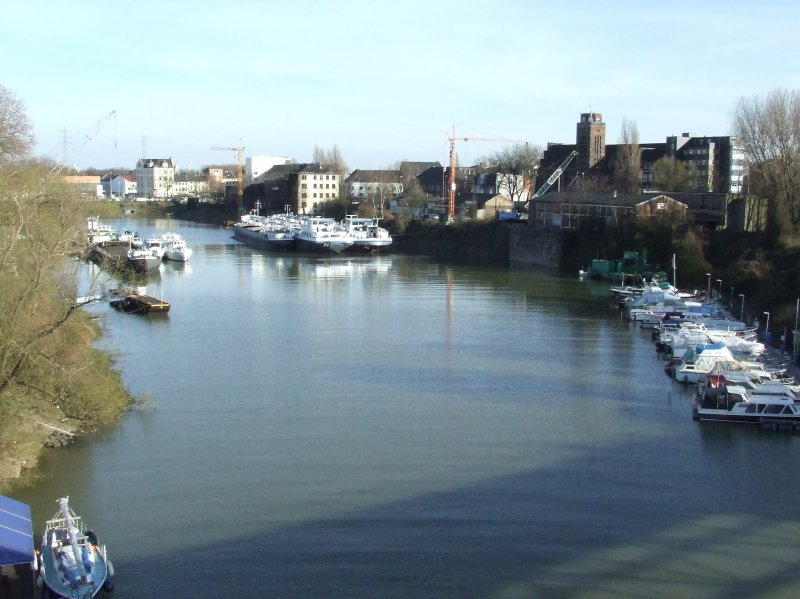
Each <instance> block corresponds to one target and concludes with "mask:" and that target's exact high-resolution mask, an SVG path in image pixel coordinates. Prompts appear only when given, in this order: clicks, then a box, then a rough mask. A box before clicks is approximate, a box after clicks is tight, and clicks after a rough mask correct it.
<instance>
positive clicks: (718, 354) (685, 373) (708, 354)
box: [675, 343, 735, 384]
mask: <svg viewBox="0 0 800 599" xmlns="http://www.w3.org/2000/svg"><path fill="white" fill-rule="evenodd" d="M734 360H735V358H734V357H733V354H732V353H731V350H729V349H728V348H727V347H726V346H725V344H723V343H706V344H700V345H695V346H691V347H689V348H688V349H687V350H686V352H685V353H684V354H683V359H682V360H681V361H680V362H679V363H678V364H677V365H676V366H675V380H676V381H678V382H679V383H695V384H696V383H704V382H705V380H706V377H707V376H708V374H709V373H710V372H711V371H712V369H713V368H714V366H716V364H717V363H718V362H733V361H734Z"/></svg>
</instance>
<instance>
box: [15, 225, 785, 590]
mask: <svg viewBox="0 0 800 599" xmlns="http://www.w3.org/2000/svg"><path fill="white" fill-rule="evenodd" d="M135 226H136V227H137V229H138V231H139V232H140V233H141V234H143V235H146V234H148V233H151V232H155V233H163V232H166V231H168V230H172V231H178V232H180V233H181V234H182V235H183V236H184V237H185V238H186V239H187V241H188V243H189V245H190V246H191V247H192V248H193V249H194V252H195V253H194V255H193V256H192V259H191V261H190V263H189V264H187V265H180V264H172V263H165V264H163V265H162V267H161V272H160V275H159V276H156V277H154V278H152V280H151V281H149V282H148V288H147V291H148V293H150V294H151V295H157V296H160V297H163V298H164V299H166V300H167V301H169V302H170V303H171V304H172V309H171V311H170V313H169V314H168V315H162V316H154V315H152V316H137V315H131V314H125V313H121V312H117V311H114V310H113V309H111V308H110V307H109V306H108V305H107V304H106V303H101V304H97V305H95V306H94V307H93V308H92V310H93V311H94V312H96V313H97V314H98V315H100V316H101V317H102V320H103V322H104V326H105V328H106V330H107V335H106V336H105V337H104V338H103V339H102V341H101V343H100V345H101V346H102V347H103V348H105V349H108V350H109V351H112V352H113V353H114V354H115V355H116V356H117V362H118V365H119V368H120V369H121V371H122V373H123V375H124V379H125V381H126V384H127V385H128V386H129V388H130V389H131V390H132V391H133V392H134V393H135V394H137V395H139V396H140V397H143V398H144V400H143V402H142V404H143V405H142V407H141V408H140V409H138V410H136V411H134V412H131V413H128V414H126V415H125V416H124V417H123V419H122V421H121V423H120V424H119V425H118V426H115V427H113V428H110V429H108V430H105V431H101V432H100V433H98V434H97V435H96V436H94V437H92V438H88V439H83V440H81V441H79V442H77V443H76V444H75V445H74V446H72V447H70V448H68V449H64V450H51V451H49V452H48V453H47V455H46V456H45V458H44V461H43V470H44V473H45V476H44V477H43V478H42V479H41V480H40V481H39V482H37V483H36V484H35V485H34V486H32V487H29V488H24V489H20V490H18V491H17V492H15V493H14V496H15V497H16V498H18V499H19V500H21V501H25V502H28V503H30V504H31V506H32V509H33V516H34V523H35V530H36V534H40V532H41V527H42V526H43V523H44V520H45V519H46V518H47V517H49V516H50V515H51V514H52V513H53V512H54V511H55V500H56V498H58V497H60V496H63V495H69V496H70V497H71V504H72V506H73V507H74V508H75V509H76V511H78V513H79V514H81V515H83V516H84V518H85V519H86V520H87V521H88V523H89V525H90V526H91V527H93V528H94V529H96V530H97V531H98V532H99V534H100V536H101V540H102V541H104V542H105V543H106V544H107V545H108V549H109V554H110V556H111V559H112V561H113V562H114V566H115V570H116V577H115V580H116V590H115V591H114V595H115V596H116V597H117V599H128V598H140V597H244V596H248V597H251V596H259V597H281V598H294V597H298V598H300V597H302V598H308V597H380V598H384V597H387V598H388V597H397V598H411V597H498V598H521V597H631V598H634V597H636V598H639V597H693V598H696V597H713V598H720V597H767V596H771V597H779V596H785V597H789V596H798V595H800V574H799V573H798V572H799V571H798V567H797V566H798V562H800V523H799V522H798V516H797V508H796V505H795V502H796V501H797V498H798V496H800V493H799V492H800V477H799V476H798V475H797V473H796V466H797V464H798V458H799V457H800V439H798V438H794V437H792V436H791V435H789V434H786V433H781V432H779V433H776V432H766V431H761V430H758V429H757V428H748V427H737V426H729V425H713V424H711V425H709V424H706V423H704V424H699V423H696V422H693V421H692V419H691V414H690V406H691V393H690V390H689V389H687V388H685V387H683V386H681V385H679V384H677V383H674V382H672V381H671V380H670V379H669V378H668V377H667V376H666V375H665V374H664V371H663V362H662V361H661V359H660V358H659V356H658V355H657V354H656V352H655V350H654V346H653V344H652V342H651V340H650V335H649V332H643V331H640V330H639V329H638V328H636V327H634V326H633V325H632V324H628V323H627V322H626V321H624V320H622V319H621V318H620V315H619V313H618V312H616V311H615V310H614V309H613V308H612V307H611V306H610V304H609V297H608V294H607V286H606V285H603V284H592V283H588V284H587V283H582V282H579V281H578V280H577V279H576V278H565V277H559V276H556V275H553V274H549V273H544V272H540V271H530V270H513V269H512V270H507V269H495V268H478V267H471V266H469V267H468V266H452V265H445V264H441V263H437V262H436V261H433V260H431V259H427V258H420V257H408V256H401V255H393V254H389V255H383V256H369V257H331V258H315V257H311V256H303V257H300V256H292V255H272V254H267V253H263V252H260V251H257V250H253V249H250V248H248V247H246V246H243V245H241V244H239V243H238V242H236V241H234V240H233V239H232V236H231V232H230V231H229V230H225V229H221V228H217V227H210V226H203V225H196V224H192V223H188V222H181V221H168V220H142V221H139V222H137V223H135ZM127 228H132V227H131V226H130V223H129V226H128V227H127ZM93 268H94V267H91V266H87V273H90V272H94V271H93ZM101 274H102V273H101ZM104 284H106V285H108V286H114V285H115V284H116V283H115V281H114V280H113V279H111V280H106V281H105V283H104Z"/></svg>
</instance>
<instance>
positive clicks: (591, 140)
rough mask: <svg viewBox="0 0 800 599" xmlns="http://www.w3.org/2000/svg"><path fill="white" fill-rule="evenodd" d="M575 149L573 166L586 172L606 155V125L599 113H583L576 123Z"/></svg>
mask: <svg viewBox="0 0 800 599" xmlns="http://www.w3.org/2000/svg"><path fill="white" fill-rule="evenodd" d="M577 129H578V130H577V135H576V143H575V149H576V150H577V152H578V155H577V156H576V157H575V163H576V164H575V166H576V168H577V169H578V171H579V172H584V173H585V172H587V171H588V170H589V169H590V168H592V167H593V166H594V165H595V164H597V163H598V162H600V161H601V160H602V159H603V157H604V156H605V155H606V124H605V123H604V122H603V115H602V114H601V113H599V112H584V113H583V114H581V120H580V122H579V123H578V128H577Z"/></svg>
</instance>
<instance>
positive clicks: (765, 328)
mask: <svg viewBox="0 0 800 599" xmlns="http://www.w3.org/2000/svg"><path fill="white" fill-rule="evenodd" d="M764 314H766V315H767V326H766V327H764V338H767V337H769V312H764Z"/></svg>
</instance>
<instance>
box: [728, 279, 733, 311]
mask: <svg viewBox="0 0 800 599" xmlns="http://www.w3.org/2000/svg"><path fill="white" fill-rule="evenodd" d="M728 301H729V302H730V306H731V310H733V285H731V294H730V296H729V300H728Z"/></svg>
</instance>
